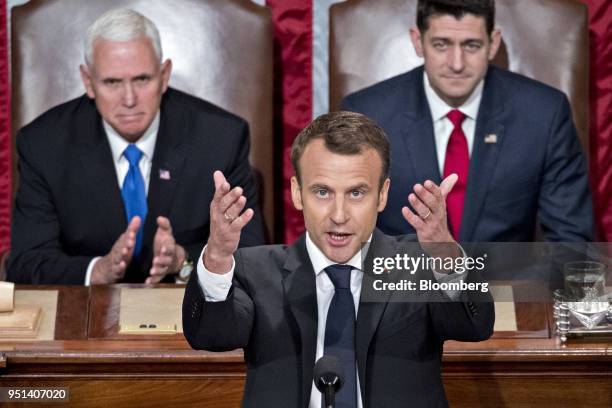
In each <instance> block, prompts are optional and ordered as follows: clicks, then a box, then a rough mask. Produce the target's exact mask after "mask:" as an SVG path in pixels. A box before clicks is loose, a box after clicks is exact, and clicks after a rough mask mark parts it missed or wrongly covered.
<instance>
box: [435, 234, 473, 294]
mask: <svg viewBox="0 0 612 408" xmlns="http://www.w3.org/2000/svg"><path fill="white" fill-rule="evenodd" d="M457 246H459V249H460V250H461V254H462V257H463V258H467V254H466V253H465V251H464V250H463V247H462V246H461V245H459V243H457ZM432 272H433V275H434V278H436V281H438V282H440V283H455V282H461V281H463V279H464V278H466V277H467V274H466V272H467V271H466V270H465V269H463V270H462V271H461V272H453V273H448V274H447V273H440V272H436V271H432ZM444 293H446V296H448V297H449V298H450V299H451V300H457V299H459V296H460V295H461V291H460V290H445V291H444Z"/></svg>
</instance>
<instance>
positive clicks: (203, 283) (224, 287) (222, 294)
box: [196, 245, 236, 302]
mask: <svg viewBox="0 0 612 408" xmlns="http://www.w3.org/2000/svg"><path fill="white" fill-rule="evenodd" d="M207 246H208V245H205V246H204V249H203V250H202V253H201V254H200V257H199V258H198V265H197V267H196V269H197V273H198V284H199V285H200V288H202V292H204V299H206V301H207V302H223V301H225V299H227V294H228V293H229V290H230V288H231V287H232V279H233V278H234V267H235V266H236V262H235V260H234V257H232V267H231V269H230V270H229V272H227V273H224V274H218V273H212V272H210V271H209V270H208V269H206V267H205V266H204V252H205V251H206V247H207Z"/></svg>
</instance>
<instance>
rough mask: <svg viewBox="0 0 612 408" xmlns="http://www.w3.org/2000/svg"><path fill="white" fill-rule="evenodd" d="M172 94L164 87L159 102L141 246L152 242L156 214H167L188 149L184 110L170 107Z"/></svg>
mask: <svg viewBox="0 0 612 408" xmlns="http://www.w3.org/2000/svg"><path fill="white" fill-rule="evenodd" d="M172 97H173V93H172V90H171V89H168V91H167V92H166V94H165V95H164V98H163V100H162V104H161V117H160V123H159V131H158V132H157V141H156V142H155V151H154V153H153V163H152V165H151V178H150V180H149V192H148V195H147V204H148V208H149V211H148V215H147V219H146V221H145V228H144V232H143V244H145V245H146V243H150V242H152V241H153V236H154V234H155V232H156V231H157V222H156V219H157V217H158V216H159V215H163V216H166V217H167V216H168V213H169V211H170V208H171V205H172V200H173V199H174V197H175V193H174V191H175V189H176V186H177V185H178V183H179V181H180V179H181V173H182V171H183V168H184V165H185V161H186V157H187V153H188V150H189V138H188V136H189V133H188V132H189V129H188V126H187V120H185V118H184V115H185V113H184V112H183V111H181V110H179V109H174V107H173V105H172V104H171V103H169V99H171V98H172ZM147 249H148V250H152V249H151V248H147ZM143 250H144V248H143ZM143 252H144V251H143Z"/></svg>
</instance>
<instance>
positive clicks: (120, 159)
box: [7, 9, 264, 285]
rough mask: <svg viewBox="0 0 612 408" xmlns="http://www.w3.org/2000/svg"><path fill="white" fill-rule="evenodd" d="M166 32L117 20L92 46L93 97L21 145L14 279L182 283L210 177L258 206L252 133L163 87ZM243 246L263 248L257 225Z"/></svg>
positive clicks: (111, 17)
mask: <svg viewBox="0 0 612 408" xmlns="http://www.w3.org/2000/svg"><path fill="white" fill-rule="evenodd" d="M162 61H163V58H162V50H161V41H160V38H159V32H158V30H157V28H156V27H155V25H154V24H153V22H151V21H150V20H149V19H148V18H146V17H145V16H143V15H141V14H139V13H137V12H135V11H132V10H127V9H119V10H112V11H109V12H107V13H105V14H104V15H102V16H101V17H100V18H99V19H98V20H96V21H95V22H94V23H93V24H92V25H91V27H90V28H89V30H88V32H87V36H86V39H85V64H84V65H81V66H80V73H81V77H82V80H83V83H84V85H85V89H86V95H83V96H81V97H79V98H77V99H74V100H72V101H69V102H66V103H64V104H62V105H59V106H57V107H55V108H52V109H51V110H49V111H48V112H46V113H44V114H43V115H41V116H40V117H38V118H37V119H35V120H34V121H33V122H32V123H30V124H28V125H27V126H25V127H24V128H23V129H21V130H20V132H19V135H18V137H17V150H18V153H19V170H20V185H19V190H18V192H17V197H16V202H15V209H14V212H13V225H12V248H11V255H10V260H9V266H8V275H7V276H8V279H9V280H12V281H15V282H19V283H35V284H51V283H56V284H57V283H61V284H86V285H89V284H108V283H115V282H146V283H157V282H160V281H162V280H165V281H174V279H175V278H176V279H178V280H181V279H183V280H184V279H186V278H187V277H188V276H189V273H190V272H191V269H192V267H191V264H192V260H194V259H197V257H198V256H199V253H200V251H201V249H202V246H203V244H204V242H206V240H207V238H208V231H209V210H208V203H210V202H211V200H212V197H213V195H214V191H215V189H214V185H213V183H212V182H211V181H210V180H211V175H212V173H213V171H215V170H220V169H222V170H223V172H224V173H225V174H228V175H229V178H230V179H231V180H232V181H231V182H232V184H236V185H240V186H242V188H243V191H244V196H245V198H246V205H247V206H249V207H255V206H256V193H255V186H254V182H253V178H252V173H251V168H250V166H249V162H248V154H249V131H248V124H247V123H246V122H245V121H244V120H243V119H241V118H239V117H237V116H235V115H233V114H231V113H229V112H226V111H224V110H222V109H220V108H218V107H216V106H214V105H212V104H210V103H208V102H205V101H203V100H200V99H197V98H195V97H193V96H190V95H187V94H185V93H183V92H180V91H177V90H174V89H172V88H169V87H168V82H169V80H170V73H171V71H172V62H171V61H170V60H169V59H166V60H165V61H163V62H162ZM249 226H250V228H248V229H247V230H246V234H244V236H243V239H242V240H241V245H255V244H261V243H263V241H264V238H263V225H262V221H261V219H260V218H259V217H257V219H256V220H255V222H251V223H250V224H249Z"/></svg>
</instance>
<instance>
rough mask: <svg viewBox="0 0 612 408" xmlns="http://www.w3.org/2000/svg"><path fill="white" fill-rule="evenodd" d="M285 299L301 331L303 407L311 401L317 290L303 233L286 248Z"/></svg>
mask: <svg viewBox="0 0 612 408" xmlns="http://www.w3.org/2000/svg"><path fill="white" fill-rule="evenodd" d="M283 269H285V271H286V273H287V276H286V277H285V278H284V279H283V289H284V292H285V298H286V299H287V302H288V303H289V307H290V310H291V313H292V314H293V317H294V318H295V321H296V322H297V325H298V327H299V331H300V339H301V342H302V406H303V407H306V406H307V405H308V401H309V400H310V392H311V388H312V378H313V369H314V364H315V357H316V347H317V324H318V309H317V290H316V282H315V273H314V270H313V268H312V264H311V263H310V258H309V256H308V252H307V251H306V239H305V235H302V237H301V238H300V239H299V240H298V241H297V242H296V243H295V244H294V245H293V246H292V247H291V248H290V249H289V253H288V255H287V259H286V261H285V264H284V265H283Z"/></svg>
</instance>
